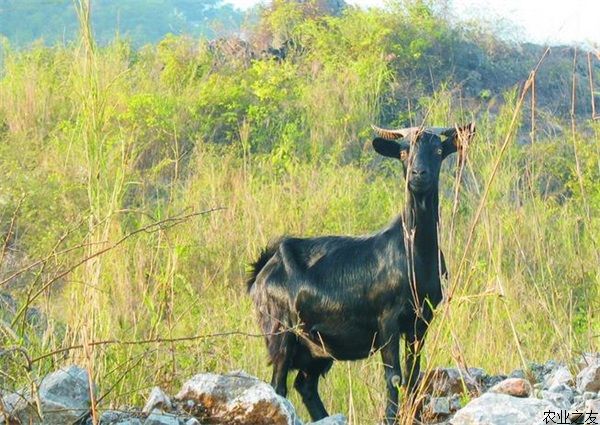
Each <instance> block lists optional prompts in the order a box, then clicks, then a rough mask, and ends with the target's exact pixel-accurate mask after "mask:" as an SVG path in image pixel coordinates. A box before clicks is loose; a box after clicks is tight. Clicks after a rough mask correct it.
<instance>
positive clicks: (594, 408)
mask: <svg viewBox="0 0 600 425" xmlns="http://www.w3.org/2000/svg"><path fill="white" fill-rule="evenodd" d="M590 412H591V413H595V414H596V416H599V415H600V398H595V399H593V400H586V401H585V413H590Z"/></svg>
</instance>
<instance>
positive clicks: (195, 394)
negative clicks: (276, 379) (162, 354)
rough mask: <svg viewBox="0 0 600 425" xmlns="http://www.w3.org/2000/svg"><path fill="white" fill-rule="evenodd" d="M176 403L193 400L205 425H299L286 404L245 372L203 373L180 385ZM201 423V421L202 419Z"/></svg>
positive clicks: (268, 386) (295, 416)
mask: <svg viewBox="0 0 600 425" xmlns="http://www.w3.org/2000/svg"><path fill="white" fill-rule="evenodd" d="M175 399H176V400H182V401H184V400H185V401H186V403H187V400H193V401H194V402H196V403H198V404H200V405H202V407H203V408H204V410H205V414H206V415H205V417H206V422H211V423H215V422H216V423H219V422H222V423H235V424H236V425H250V424H252V425H298V424H300V423H301V422H300V420H299V419H298V416H297V414H296V411H295V410H294V408H293V406H292V405H291V404H290V402H289V401H288V400H286V399H285V398H283V397H281V396H279V395H277V394H276V393H275V391H274V390H273V388H272V387H271V386H270V385H268V384H267V383H265V382H263V381H260V380H259V379H257V378H255V377H253V376H251V375H248V374H247V373H245V372H242V371H239V372H232V373H228V374H226V375H217V374H213V373H204V374H199V375H196V376H194V377H193V378H192V379H190V380H189V381H187V382H186V383H184V384H183V388H182V389H181V391H180V392H179V393H178V394H177V395H176V396H175ZM203 419H204V418H203Z"/></svg>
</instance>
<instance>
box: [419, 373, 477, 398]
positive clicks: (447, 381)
mask: <svg viewBox="0 0 600 425" xmlns="http://www.w3.org/2000/svg"><path fill="white" fill-rule="evenodd" d="M423 379H424V380H425V393H426V394H430V395H432V396H433V397H450V396H452V395H454V394H462V393H465V392H467V393H468V394H477V393H479V387H478V385H477V382H476V381H475V380H474V379H473V378H472V377H471V376H470V375H469V374H468V373H467V372H466V371H463V370H459V369H454V368H435V369H433V370H431V371H430V372H429V373H427V374H426V375H425V376H424V377H423Z"/></svg>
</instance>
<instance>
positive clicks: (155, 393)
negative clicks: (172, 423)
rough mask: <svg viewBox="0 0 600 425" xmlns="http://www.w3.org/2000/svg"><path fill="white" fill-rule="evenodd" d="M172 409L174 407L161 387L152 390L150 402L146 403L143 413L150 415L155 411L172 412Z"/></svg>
mask: <svg viewBox="0 0 600 425" xmlns="http://www.w3.org/2000/svg"><path fill="white" fill-rule="evenodd" d="M172 408H173V405H172V404H171V399H170V398H169V396H167V395H166V394H165V393H164V392H163V390H161V389H160V388H159V387H154V388H152V391H150V395H149V396H148V400H147V401H146V404H145V406H144V408H143V409H142V412H144V413H146V414H148V413H150V412H152V411H153V410H154V409H160V410H162V411H165V412H170V411H171V409H172Z"/></svg>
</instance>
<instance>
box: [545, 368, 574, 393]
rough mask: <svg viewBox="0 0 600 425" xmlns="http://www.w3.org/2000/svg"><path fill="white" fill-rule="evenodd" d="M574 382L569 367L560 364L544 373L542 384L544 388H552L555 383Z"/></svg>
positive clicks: (566, 383) (568, 383)
mask: <svg viewBox="0 0 600 425" xmlns="http://www.w3.org/2000/svg"><path fill="white" fill-rule="evenodd" d="M574 383H575V380H574V379H573V375H572V374H571V372H569V369H567V367H566V366H563V365H560V366H558V367H557V368H556V369H554V370H553V371H552V372H550V373H549V374H548V375H546V379H545V382H544V385H545V387H546V388H552V387H554V386H556V385H563V384H564V385H573V384H574Z"/></svg>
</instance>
